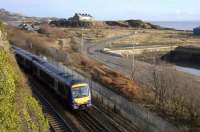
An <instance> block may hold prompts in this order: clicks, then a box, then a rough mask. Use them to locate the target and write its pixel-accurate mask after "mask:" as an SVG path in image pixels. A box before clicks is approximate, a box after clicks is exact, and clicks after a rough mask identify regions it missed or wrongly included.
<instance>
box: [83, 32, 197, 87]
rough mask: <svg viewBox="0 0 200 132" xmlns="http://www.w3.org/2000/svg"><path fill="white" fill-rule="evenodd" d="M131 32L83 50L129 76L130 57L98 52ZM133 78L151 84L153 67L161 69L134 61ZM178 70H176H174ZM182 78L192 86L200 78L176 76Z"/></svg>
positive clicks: (179, 80) (143, 83)
mask: <svg viewBox="0 0 200 132" xmlns="http://www.w3.org/2000/svg"><path fill="white" fill-rule="evenodd" d="M130 35H133V34H128V35H123V36H117V37H113V38H110V39H107V40H103V41H101V42H99V43H96V44H89V43H86V44H85V47H84V49H85V51H87V55H88V56H89V57H91V58H93V59H95V60H97V61H99V62H101V63H103V64H105V65H107V66H108V67H109V68H110V69H112V70H115V71H117V72H120V73H121V74H123V75H125V76H126V77H131V76H132V75H131V71H132V69H133V68H132V65H133V62H132V60H130V59H126V58H122V57H118V56H113V55H110V54H105V53H102V52H100V51H101V50H102V49H103V48H104V47H106V46H108V45H109V44H110V43H111V42H113V41H116V40H120V39H122V38H125V37H128V36H130ZM134 69H135V70H134V71H135V72H134V79H135V80H136V81H137V82H138V83H139V84H142V85H145V86H152V85H153V84H152V82H153V81H152V74H153V71H154V69H161V68H159V66H156V67H155V66H154V65H152V64H149V63H146V62H142V61H137V60H135V61H134ZM168 69H169V71H170V70H175V69H176V68H175V67H169V68H168ZM176 72H178V71H176ZM183 79H186V80H188V81H191V82H192V83H193V86H195V85H196V86H199V84H200V82H199V81H198V80H200V78H197V77H191V76H190V77H188V78H185V77H184V78H178V79H177V81H178V82H181V81H182V80H183Z"/></svg>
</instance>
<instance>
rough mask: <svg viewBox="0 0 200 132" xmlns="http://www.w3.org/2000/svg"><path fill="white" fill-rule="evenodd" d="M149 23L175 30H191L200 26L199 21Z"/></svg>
mask: <svg viewBox="0 0 200 132" xmlns="http://www.w3.org/2000/svg"><path fill="white" fill-rule="evenodd" d="M150 23H152V24H155V25H159V26H161V27H166V28H174V29H176V30H193V28H195V27H198V26H200V21H151V22H150Z"/></svg>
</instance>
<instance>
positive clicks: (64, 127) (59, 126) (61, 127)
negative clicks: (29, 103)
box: [30, 81, 73, 132]
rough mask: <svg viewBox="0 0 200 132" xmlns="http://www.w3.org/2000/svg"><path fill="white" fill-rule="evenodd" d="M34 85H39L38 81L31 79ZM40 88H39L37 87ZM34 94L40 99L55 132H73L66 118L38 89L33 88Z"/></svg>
mask: <svg viewBox="0 0 200 132" xmlns="http://www.w3.org/2000/svg"><path fill="white" fill-rule="evenodd" d="M30 83H31V85H32V86H33V87H38V85H37V84H36V83H34V82H33V81H30ZM37 89H38V88H37ZM33 94H34V95H35V96H36V97H37V98H38V100H39V101H40V103H41V105H42V107H43V112H44V114H45V115H46V117H47V119H48V121H49V123H50V126H51V131H53V132H73V130H72V128H71V127H70V126H69V125H68V124H67V123H66V122H65V120H64V119H63V118H62V117H61V116H60V115H59V114H58V113H57V112H56V110H55V109H54V108H53V106H52V105H51V104H50V103H49V102H48V101H47V99H45V98H44V97H43V96H42V95H41V94H40V93H39V92H38V91H36V90H33Z"/></svg>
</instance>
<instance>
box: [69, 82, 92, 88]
mask: <svg viewBox="0 0 200 132" xmlns="http://www.w3.org/2000/svg"><path fill="white" fill-rule="evenodd" d="M85 86H88V84H86V83H80V84H75V85H72V88H78V87H85Z"/></svg>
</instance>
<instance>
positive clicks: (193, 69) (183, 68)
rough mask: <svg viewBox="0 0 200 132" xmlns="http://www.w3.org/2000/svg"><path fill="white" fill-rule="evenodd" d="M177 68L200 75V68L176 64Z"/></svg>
mask: <svg viewBox="0 0 200 132" xmlns="http://www.w3.org/2000/svg"><path fill="white" fill-rule="evenodd" d="M176 70H178V71H181V72H185V73H188V74H191V75H195V76H198V77H200V70H199V69H195V68H188V67H182V66H176Z"/></svg>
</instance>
